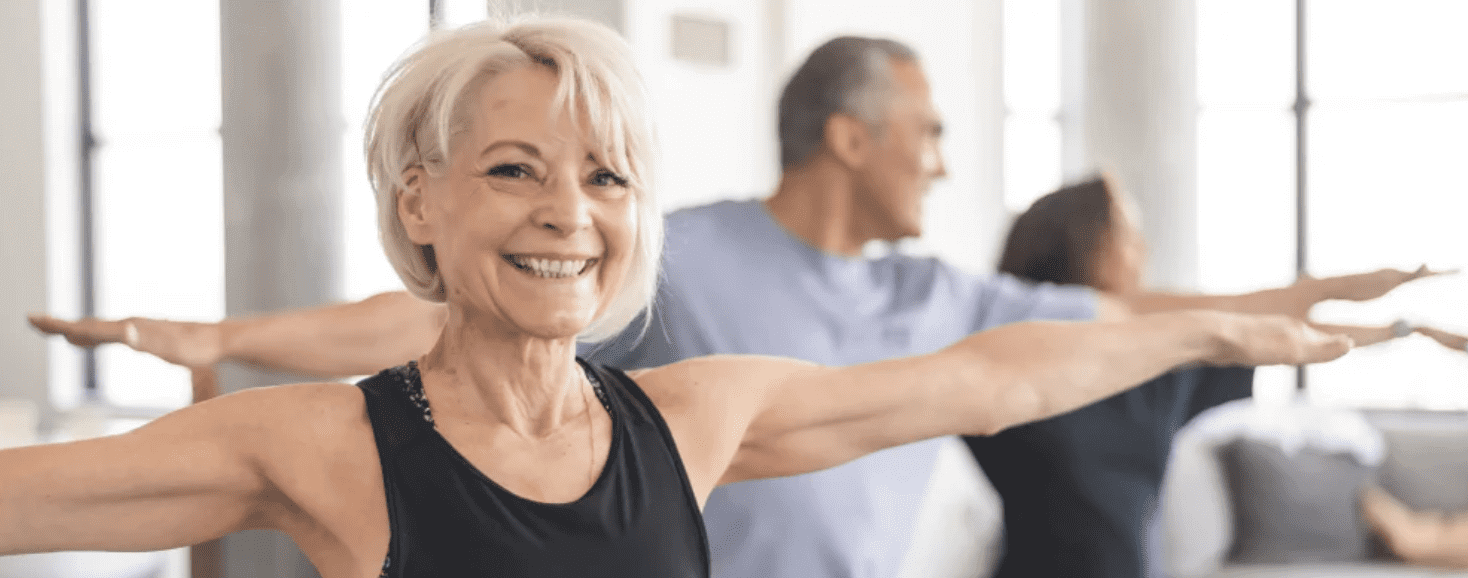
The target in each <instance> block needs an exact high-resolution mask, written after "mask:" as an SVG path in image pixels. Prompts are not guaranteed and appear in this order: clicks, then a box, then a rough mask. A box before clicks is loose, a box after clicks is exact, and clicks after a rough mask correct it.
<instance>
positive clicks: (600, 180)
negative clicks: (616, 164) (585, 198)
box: [591, 170, 627, 187]
mask: <svg viewBox="0 0 1468 578" xmlns="http://www.w3.org/2000/svg"><path fill="white" fill-rule="evenodd" d="M591 184H592V185H595V186H598V187H610V186H618V187H625V186H627V179H626V178H623V177H621V176H618V175H617V174H616V173H614V172H612V171H608V170H600V171H596V172H595V173H592V174H591Z"/></svg>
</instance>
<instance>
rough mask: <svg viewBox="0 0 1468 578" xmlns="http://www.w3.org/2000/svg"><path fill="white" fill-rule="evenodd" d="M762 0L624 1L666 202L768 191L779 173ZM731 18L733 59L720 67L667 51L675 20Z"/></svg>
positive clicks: (693, 202) (687, 203) (694, 202)
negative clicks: (644, 87) (655, 136)
mask: <svg viewBox="0 0 1468 578" xmlns="http://www.w3.org/2000/svg"><path fill="white" fill-rule="evenodd" d="M763 8H764V5H763V3H761V2H748V1H743V0H636V1H629V2H628V4H627V6H626V17H627V22H626V24H627V28H626V35H627V38H628V40H629V42H630V43H631V44H632V50H633V54H634V57H635V58H636V60H637V65H638V67H639V68H640V69H641V70H642V74H643V76H644V77H645V79H646V81H647V86H648V91H649V92H650V93H651V98H652V106H653V115H654V116H653V119H654V122H655V124H656V129H657V133H658V138H659V141H660V143H661V145H662V146H661V149H662V157H661V159H660V163H659V166H660V170H659V172H658V176H657V179H658V183H657V184H658V192H659V195H660V200H661V201H662V204H663V207H664V209H666V210H672V209H676V208H679V207H686V206H690V205H698V204H703V203H706V202H709V201H713V200H718V199H730V198H750V197H764V196H767V195H768V194H769V193H770V192H771V191H772V190H773V188H774V184H775V179H776V177H777V174H778V164H779V163H778V162H777V161H778V159H777V154H776V147H775V100H776V92H775V91H776V90H777V88H775V87H773V84H772V82H771V80H770V78H769V74H770V72H769V70H768V67H767V65H766V63H767V60H768V58H769V56H768V55H769V53H768V46H767V43H768V39H767V34H768V30H769V27H768V26H766V25H765V21H764V16H765V13H764V10H763ZM675 15H683V16H692V17H698V18H706V19H710V20H715V21H721V22H725V23H727V24H728V25H729V32H730V34H729V40H730V50H729V52H730V62H729V65H728V66H724V67H719V66H713V65H707V64H698V63H692V62H688V61H684V60H679V59H675V58H673V56H672V50H671V46H672V38H671V30H672V18H673V16H675Z"/></svg>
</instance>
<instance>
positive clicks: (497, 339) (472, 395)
mask: <svg viewBox="0 0 1468 578" xmlns="http://www.w3.org/2000/svg"><path fill="white" fill-rule="evenodd" d="M477 317H479V316H475V315H470V314H465V313H464V312H463V311H462V310H456V308H454V307H452V306H451V307H450V312H449V319H448V322H447V323H446V324H445V325H444V330H443V333H442V334H440V336H439V340H438V343H437V344H435V345H434V347H433V349H432V350H430V351H429V352H428V353H427V354H425V355H424V356H423V359H422V361H421V363H420V371H421V373H422V375H423V387H424V390H425V392H427V393H428V395H429V398H430V402H432V403H433V405H434V408H435V409H434V413H435V416H436V417H437V416H439V415H446V414H452V415H456V416H459V417H462V418H464V419H471V420H475V421H480V420H493V421H499V422H502V423H504V424H505V425H506V426H509V427H510V428H511V429H513V430H514V431H516V432H519V433H520V434H522V435H525V436H527V437H541V436H545V435H549V434H550V433H552V432H554V431H555V430H556V429H557V428H559V427H560V426H561V424H563V423H565V422H566V421H568V420H571V419H577V418H579V417H580V416H581V415H582V412H583V411H585V409H586V408H585V407H583V406H584V405H585V402H584V399H585V396H584V395H583V392H582V391H581V389H582V388H583V387H586V382H585V376H584V374H583V373H582V371H581V368H580V366H579V365H578V364H577V363H576V338H575V336H570V337H558V338H541V337H535V336H530V335H526V334H525V333H524V332H521V331H514V330H507V328H505V327H503V325H504V323H503V322H502V321H500V320H480V319H477Z"/></svg>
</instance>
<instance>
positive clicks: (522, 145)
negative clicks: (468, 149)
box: [479, 140, 540, 158]
mask: <svg viewBox="0 0 1468 578" xmlns="http://www.w3.org/2000/svg"><path fill="white" fill-rule="evenodd" d="M501 147H515V148H517V149H520V150H522V151H525V154H528V155H530V156H533V157H537V158H539V157H540V149H538V148H536V147H535V145H533V144H530V143H528V142H525V141H520V140H502V141H495V142H493V143H490V145H489V146H487V147H484V150H483V151H481V152H480V153H479V156H481V157H483V156H484V155H487V154H489V153H490V152H492V151H494V150H495V149H497V148H501Z"/></svg>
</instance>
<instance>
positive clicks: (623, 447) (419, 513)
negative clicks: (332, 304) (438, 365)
mask: <svg viewBox="0 0 1468 578" xmlns="http://www.w3.org/2000/svg"><path fill="white" fill-rule="evenodd" d="M578 362H579V363H581V364H582V368H583V369H584V370H585V371H586V375H587V377H588V378H589V379H590V380H591V383H592V384H593V386H594V388H595V389H596V393H597V397H598V398H600V399H601V402H602V405H603V407H605V408H606V410H607V412H608V413H609V414H610V415H611V418H612V441H611V449H610V450H609V453H608V455H607V461H606V465H605V466H604V467H603V469H602V473H601V476H600V477H598V478H597V480H596V481H595V482H594V483H593V484H592V486H591V489H590V490H589V491H587V492H586V494H585V495H584V496H582V497H581V498H580V499H578V500H576V501H574V502H569V503H565V504H547V503H541V502H535V501H531V500H527V499H525V498H521V497H520V496H517V495H515V494H513V493H511V492H509V491H508V490H505V489H504V488H501V487H500V486H499V485H498V484H495V483H494V481H493V480H490V479H489V478H488V477H487V476H485V475H484V474H483V473H482V472H480V471H479V470H478V469H476V468H475V467H474V466H473V465H471V464H470V463H469V461H468V460H467V459H465V458H464V457H463V456H462V455H460V454H459V453H458V452H457V451H456V450H454V448H453V446H451V445H449V443H448V440H446V439H444V438H443V436H441V435H439V434H438V431H437V430H436V429H434V426H433V417H432V412H431V410H430V408H429V407H428V402H427V399H426V398H425V397H424V395H423V383H422V380H421V379H420V377H419V374H418V368H417V366H416V365H415V364H413V363H409V364H408V365H405V366H399V367H395V368H392V369H388V370H385V371H383V372H382V373H379V374H377V375H375V376H373V377H369V378H367V379H365V380H363V381H362V382H361V383H359V384H357V385H358V387H360V388H361V389H362V392H363V393H364V394H365V395H366V397H367V416H368V418H369V419H370V420H371V421H372V431H373V435H374V437H376V440H377V452H378V457H379V459H380V460H381V462H382V478H383V487H384V489H385V490H386V492H387V508H388V526H389V528H390V529H391V532H392V539H391V541H390V542H389V544H388V553H387V559H386V560H385V561H384V563H383V571H382V576H384V577H388V578H430V577H435V578H455V577H461V576H462V577H474V578H482V577H483V578H487V577H511V578H540V577H547V578H549V577H562V576H588V577H601V576H604V577H608V578H611V577H642V576H646V577H668V578H684V577H688V578H693V577H698V578H704V577H707V576H708V575H709V556H708V538H707V536H706V535H705V534H704V526H703V516H702V513H701V512H700V511H699V509H698V502H697V500H696V499H695V498H694V495H693V489H692V487H691V486H689V484H688V476H687V473H686V472H685V471H684V470H683V462H682V460H680V459H679V457H678V450H677V448H676V447H674V445H673V438H672V435H671V434H670V433H669V431H668V426H667V424H666V423H665V422H664V421H663V418H662V416H661V414H659V413H658V410H657V408H656V407H653V404H652V402H651V401H650V400H648V398H647V396H646V395H645V394H644V393H643V392H642V390H641V389H640V388H638V387H637V384H636V383H635V382H633V381H632V380H631V379H630V378H628V377H627V375H626V374H624V373H622V372H621V371H618V370H616V369H610V368H603V367H593V366H590V365H588V364H586V363H585V362H582V361H580V360H578Z"/></svg>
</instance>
